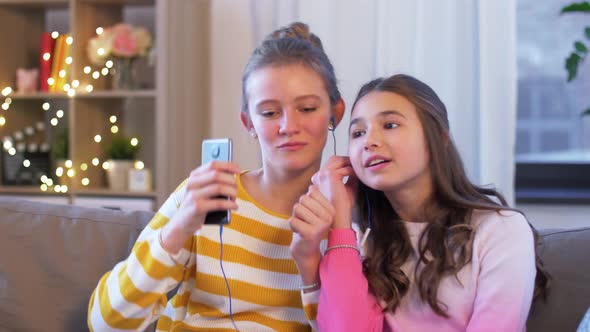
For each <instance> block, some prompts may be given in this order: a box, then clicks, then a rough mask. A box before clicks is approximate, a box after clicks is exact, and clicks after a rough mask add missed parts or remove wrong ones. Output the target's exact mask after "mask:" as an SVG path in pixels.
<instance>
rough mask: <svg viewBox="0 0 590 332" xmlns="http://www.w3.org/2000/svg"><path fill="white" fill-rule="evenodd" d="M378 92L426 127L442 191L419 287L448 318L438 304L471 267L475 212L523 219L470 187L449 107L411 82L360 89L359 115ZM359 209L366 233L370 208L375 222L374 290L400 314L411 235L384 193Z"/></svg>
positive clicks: (370, 269)
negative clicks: (447, 280)
mask: <svg viewBox="0 0 590 332" xmlns="http://www.w3.org/2000/svg"><path fill="white" fill-rule="evenodd" d="M372 91H382V92H392V93H395V94H398V95H401V96H403V97H405V98H406V99H408V100H409V101H410V102H411V103H412V104H414V105H415V107H416V110H417V113H418V117H419V119H420V122H421V123H422V127H423V130H424V136H425V138H426V142H427V146H428V149H429V153H430V165H429V167H430V171H431V173H432V178H433V188H434V190H433V193H432V195H431V197H430V199H429V200H428V201H427V203H426V204H425V206H424V208H423V209H424V210H423V213H424V216H425V217H426V220H428V221H429V223H428V226H427V227H426V228H425V230H424V231H423V233H422V235H421V236H420V239H419V242H418V255H419V257H418V259H419V263H420V264H417V265H416V269H415V278H416V280H415V282H416V286H417V288H418V290H419V294H420V298H421V299H422V301H424V302H426V303H428V304H429V305H430V307H431V308H432V310H433V311H434V312H436V313H437V314H438V315H440V316H443V317H448V316H447V314H446V312H445V311H446V310H445V304H444V303H441V302H440V301H439V300H438V299H437V293H438V288H439V286H440V283H441V279H442V278H443V277H445V276H449V275H451V276H455V277H456V276H457V273H458V272H459V270H461V268H463V267H464V266H465V265H467V264H469V263H470V262H471V254H472V247H473V237H474V232H475V230H474V228H473V226H472V225H471V220H472V218H471V217H472V214H473V212H474V211H475V210H487V211H496V212H497V213H500V211H501V210H513V211H517V212H519V213H522V212H520V211H518V210H515V209H512V208H510V207H508V205H507V204H506V200H505V199H504V197H503V196H502V195H501V194H500V193H499V192H497V191H496V190H495V189H493V188H486V187H480V186H476V185H474V184H472V183H471V182H470V181H469V179H468V178H467V175H466V173H465V170H464V168H463V163H462V161H461V158H460V156H459V153H458V152H457V149H456V148H455V145H454V144H453V142H452V140H451V137H450V133H449V122H448V118H447V110H446V107H445V105H444V104H443V102H442V101H441V100H440V99H439V97H438V96H437V95H436V93H435V92H434V91H433V90H432V89H431V88H430V87H429V86H428V85H426V84H424V83H423V82H421V81H419V80H417V79H416V78H413V77H411V76H408V75H394V76H391V77H389V78H379V79H376V80H373V81H371V82H369V83H367V84H365V85H364V86H363V87H362V88H361V89H360V91H359V93H358V95H357V97H356V100H355V102H354V104H353V110H354V107H355V106H356V103H357V102H358V101H359V99H361V98H362V97H363V96H365V95H367V94H368V93H370V92H372ZM356 204H357V205H356V206H357V213H356V216H355V221H356V222H357V223H358V225H359V227H360V229H361V231H363V232H364V231H365V230H366V228H367V227H368V220H367V216H368V214H369V206H368V204H370V211H371V214H372V218H371V219H372V225H371V226H372V232H371V237H370V239H369V241H367V248H366V250H367V252H366V253H365V254H366V257H365V258H364V261H363V270H364V273H365V276H366V277H367V280H368V283H369V289H370V291H371V292H372V293H373V294H374V295H375V296H376V297H377V298H378V299H379V300H382V301H383V302H385V303H386V306H385V307H384V309H383V310H384V311H395V310H396V308H397V307H398V306H399V304H400V301H401V299H402V298H403V297H404V295H405V294H406V293H407V292H408V289H409V286H410V282H411V280H410V279H409V277H408V276H407V275H406V274H405V273H404V271H403V270H402V265H403V264H404V262H406V260H407V259H408V258H409V257H410V255H411V254H412V252H413V249H412V245H411V243H410V238H409V235H408V232H407V230H406V228H405V226H404V224H403V223H402V221H401V220H400V217H399V216H398V214H397V213H396V211H395V210H394V209H393V208H392V206H391V205H390V203H389V201H388V200H387V198H386V197H385V194H384V193H383V192H382V191H378V190H374V189H371V188H369V187H367V186H365V185H364V184H362V183H360V184H359V187H358V190H357V192H356ZM523 215H524V214H523ZM531 229H532V231H533V235H534V239H535V243H536V244H538V243H539V236H538V234H537V232H536V230H535V229H534V228H533V227H532V226H531ZM535 250H536V249H535ZM535 256H536V268H537V275H536V279H535V292H534V296H535V298H537V297H545V294H546V290H547V288H548V282H549V275H548V274H547V273H546V272H545V270H544V269H543V265H542V262H541V260H540V259H539V256H538V254H537V253H536V252H535ZM418 266H420V270H419V269H418Z"/></svg>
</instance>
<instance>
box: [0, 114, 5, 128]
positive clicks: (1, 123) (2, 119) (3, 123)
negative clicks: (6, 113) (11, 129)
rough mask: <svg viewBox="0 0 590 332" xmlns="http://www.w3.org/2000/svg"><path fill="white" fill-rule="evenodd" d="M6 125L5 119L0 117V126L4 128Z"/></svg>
mask: <svg viewBox="0 0 590 332" xmlns="http://www.w3.org/2000/svg"><path fill="white" fill-rule="evenodd" d="M5 124H6V118H5V117H3V116H0V126H4V125H5Z"/></svg>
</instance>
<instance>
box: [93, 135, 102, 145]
mask: <svg viewBox="0 0 590 332" xmlns="http://www.w3.org/2000/svg"><path fill="white" fill-rule="evenodd" d="M94 141H95V142H96V143H100V141H102V137H100V135H96V136H94Z"/></svg>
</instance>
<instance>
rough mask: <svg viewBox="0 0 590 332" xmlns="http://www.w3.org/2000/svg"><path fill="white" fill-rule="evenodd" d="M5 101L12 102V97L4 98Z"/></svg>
mask: <svg viewBox="0 0 590 332" xmlns="http://www.w3.org/2000/svg"><path fill="white" fill-rule="evenodd" d="M4 102H5V103H7V104H8V105H10V104H12V98H10V97H8V98H6V99H4Z"/></svg>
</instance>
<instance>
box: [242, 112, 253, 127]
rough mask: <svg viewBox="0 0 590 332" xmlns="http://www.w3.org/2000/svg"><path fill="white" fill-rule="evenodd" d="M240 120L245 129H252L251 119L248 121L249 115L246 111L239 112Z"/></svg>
mask: <svg viewBox="0 0 590 332" xmlns="http://www.w3.org/2000/svg"><path fill="white" fill-rule="evenodd" d="M240 120H242V124H243V125H244V128H246V131H250V129H252V121H250V115H248V113H246V112H240Z"/></svg>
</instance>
